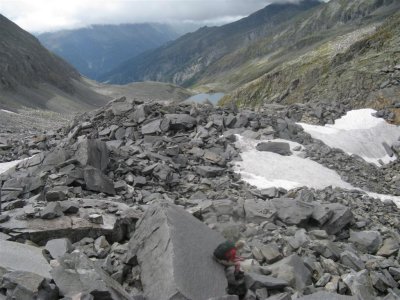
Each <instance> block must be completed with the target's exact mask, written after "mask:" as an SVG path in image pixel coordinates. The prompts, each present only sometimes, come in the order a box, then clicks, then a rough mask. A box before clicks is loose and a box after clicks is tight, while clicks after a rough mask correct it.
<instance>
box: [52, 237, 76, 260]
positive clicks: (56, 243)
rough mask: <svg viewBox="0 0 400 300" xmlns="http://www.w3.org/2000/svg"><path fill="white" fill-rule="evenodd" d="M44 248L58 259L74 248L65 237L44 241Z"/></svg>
mask: <svg viewBox="0 0 400 300" xmlns="http://www.w3.org/2000/svg"><path fill="white" fill-rule="evenodd" d="M45 248H46V250H47V251H49V253H50V255H51V256H52V257H53V258H54V259H58V258H60V257H62V256H64V254H65V253H69V252H71V251H72V250H73V249H74V248H73V246H72V243H71V241H70V240H69V239H67V238H62V239H53V240H50V241H48V242H47V243H46V246H45Z"/></svg>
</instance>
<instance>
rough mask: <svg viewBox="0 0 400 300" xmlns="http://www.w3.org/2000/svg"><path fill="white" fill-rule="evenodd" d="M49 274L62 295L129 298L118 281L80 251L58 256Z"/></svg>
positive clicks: (71, 296)
mask: <svg viewBox="0 0 400 300" xmlns="http://www.w3.org/2000/svg"><path fill="white" fill-rule="evenodd" d="M51 275H52V277H53V280H54V282H55V283H56V284H57V286H58V288H59V289H60V295H61V296H64V297H70V298H74V297H77V296H78V295H79V294H81V293H82V294H89V295H92V296H93V299H122V300H124V299H127V300H128V299H131V297H130V296H129V294H128V293H127V292H126V291H125V290H124V289H123V288H122V286H121V285H120V284H119V283H118V282H116V281H115V280H114V279H112V278H111V277H110V276H109V275H107V273H106V272H104V271H103V270H102V269H101V268H100V267H98V266H97V265H96V264H94V263H93V262H92V261H91V260H90V259H89V258H88V257H87V256H86V255H84V254H83V253H80V252H74V253H71V254H66V255H64V256H63V257H62V258H60V259H59V263H58V264H57V265H55V266H54V267H53V269H52V270H51ZM78 299H79V298H78Z"/></svg>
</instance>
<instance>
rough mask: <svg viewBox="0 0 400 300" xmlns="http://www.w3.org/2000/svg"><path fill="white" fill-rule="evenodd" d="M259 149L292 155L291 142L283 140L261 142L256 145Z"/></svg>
mask: <svg viewBox="0 0 400 300" xmlns="http://www.w3.org/2000/svg"><path fill="white" fill-rule="evenodd" d="M256 149H257V150H258V151H265V152H273V153H276V154H279V155H284V156H289V155H292V151H290V145H289V143H283V142H261V143H258V144H257V146H256Z"/></svg>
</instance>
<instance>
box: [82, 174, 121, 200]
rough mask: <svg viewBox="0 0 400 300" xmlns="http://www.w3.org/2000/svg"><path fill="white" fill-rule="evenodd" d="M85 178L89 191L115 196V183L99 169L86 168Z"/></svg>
mask: <svg viewBox="0 0 400 300" xmlns="http://www.w3.org/2000/svg"><path fill="white" fill-rule="evenodd" d="M83 177H84V179H85V184H86V188H87V189H88V190H90V191H95V192H101V193H106V194H109V195H115V189H114V183H113V182H112V181H111V180H110V179H109V178H108V177H107V176H106V175H104V174H103V173H102V172H101V171H100V170H99V169H96V168H93V167H86V168H85V169H84V171H83Z"/></svg>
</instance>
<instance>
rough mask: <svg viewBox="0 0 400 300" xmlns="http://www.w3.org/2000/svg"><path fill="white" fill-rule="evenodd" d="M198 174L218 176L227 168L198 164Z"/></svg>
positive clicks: (208, 176) (207, 176)
mask: <svg viewBox="0 0 400 300" xmlns="http://www.w3.org/2000/svg"><path fill="white" fill-rule="evenodd" d="M196 172H197V174H199V175H200V176H203V177H206V178H210V177H217V176H221V175H222V174H224V172H225V169H223V168H220V167H210V166H198V167H197V168H196Z"/></svg>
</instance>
